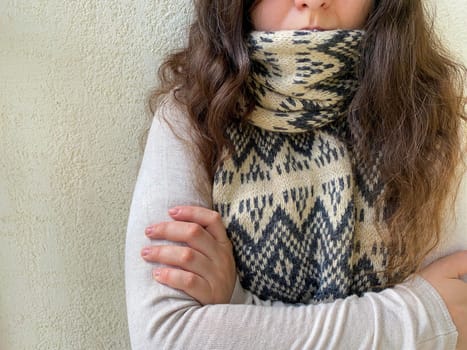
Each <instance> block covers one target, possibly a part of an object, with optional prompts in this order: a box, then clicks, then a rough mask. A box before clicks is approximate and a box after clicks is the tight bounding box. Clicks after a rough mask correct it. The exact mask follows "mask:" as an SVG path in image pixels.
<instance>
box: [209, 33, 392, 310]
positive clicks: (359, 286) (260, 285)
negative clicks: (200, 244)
mask: <svg viewBox="0 0 467 350" xmlns="http://www.w3.org/2000/svg"><path fill="white" fill-rule="evenodd" d="M363 35H364V33H363V32H362V31H344V30H337V31H325V32H311V31H280V32H253V33H252V34H251V35H250V38H249V45H250V51H251V62H252V73H251V76H250V79H249V81H248V86H249V91H250V93H251V94H253V96H254V99H255V102H256V104H255V106H254V109H253V111H252V112H251V113H250V114H249V115H248V116H247V120H248V122H247V123H245V122H233V123H232V124H231V125H229V126H228V127H227V130H226V134H227V137H228V138H229V139H230V141H231V142H232V144H233V145H234V150H233V151H231V152H229V153H228V154H227V156H226V158H225V160H224V161H223V163H222V164H221V166H220V167H219V168H218V170H217V172H216V174H215V178H214V186H213V203H214V208H215V209H216V210H217V211H218V212H219V213H220V214H221V216H222V218H223V221H224V224H225V226H226V228H227V233H228V236H229V237H230V239H231V241H232V243H233V247H234V255H235V259H236V264H237V270H238V274H239V278H240V281H241V283H242V285H243V287H244V288H246V289H248V290H250V291H252V292H253V293H255V294H257V295H258V296H259V297H261V298H262V299H266V300H281V301H284V302H289V303H318V302H323V301H331V300H334V299H336V298H343V297H346V296H348V295H351V294H361V293H363V292H366V291H368V290H376V289H378V287H380V286H382V285H384V282H385V281H384V277H383V274H381V273H380V272H381V271H383V270H384V268H385V266H386V255H387V253H386V249H385V247H384V245H383V243H382V240H381V237H380V235H379V234H378V232H377V230H376V220H375V218H376V213H375V201H376V200H377V198H378V196H379V195H380V194H381V192H382V189H383V186H382V184H381V181H380V180H379V176H378V173H377V170H376V169H377V167H376V166H368V167H365V165H364V164H363V165H362V164H357V160H356V159H357V157H356V156H355V155H354V154H353V152H352V150H351V149H350V148H349V147H348V145H347V143H346V135H348V127H347V123H346V113H345V112H346V109H347V108H348V105H349V103H350V101H351V100H352V98H353V95H354V92H355V90H356V88H357V79H356V65H357V63H358V59H359V44H360V42H361V38H362V36H363Z"/></svg>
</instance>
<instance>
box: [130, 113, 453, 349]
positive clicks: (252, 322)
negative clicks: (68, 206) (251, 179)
mask: <svg viewBox="0 0 467 350" xmlns="http://www.w3.org/2000/svg"><path fill="white" fill-rule="evenodd" d="M164 111H166V112H168V113H170V114H171V116H174V118H171V120H174V122H173V125H172V126H173V127H176V129H174V130H176V131H180V133H179V134H180V135H181V136H182V137H183V135H184V132H183V130H181V129H180V128H182V126H183V122H181V121H183V119H182V118H183V115H182V113H181V112H180V111H179V110H177V109H176V108H174V107H173V106H172V107H170V106H167V107H166V108H163V109H161V110H160V111H159V113H158V115H156V117H155V119H154V122H153V126H152V128H151V131H150V134H149V138H148V143H147V147H146V151H145V155H144V159H143V163H142V166H141V169H140V173H139V176H138V181H137V184H136V188H135V192H134V196H133V202H132V206H131V212H130V217H129V223H128V232H127V241H126V267H125V269H126V293H127V309H128V322H129V329H130V336H131V343H132V347H133V349H135V350H140V349H154V350H156V349H157V350H159V349H171V350H172V349H244V350H248V349H255V350H257V349H311V348H317V349H318V348H319V349H327V348H329V349H376V348H390V349H399V348H400V349H415V348H419V347H423V348H427V349H454V348H455V344H456V339H457V332H456V329H455V326H454V324H453V323H452V320H451V318H450V316H449V313H448V311H447V309H446V306H445V305H444V303H443V301H442V299H441V298H440V296H439V295H438V293H436V291H435V289H434V288H433V287H431V285H429V284H428V283H427V282H426V281H425V280H423V279H421V278H415V279H414V281H413V282H407V283H404V284H401V285H398V286H396V287H395V288H393V289H387V290H385V291H383V292H381V293H367V294H365V296H363V297H361V298H357V297H355V296H353V297H349V298H347V299H345V300H338V301H336V302H334V303H329V304H320V305H307V306H294V305H286V304H282V303H280V302H276V303H270V302H262V301H260V300H259V299H258V298H256V297H255V296H253V295H252V294H251V293H247V292H245V291H244V290H243V289H242V288H241V287H240V285H239V284H237V286H236V289H235V290H236V291H235V293H234V296H233V300H232V302H237V303H251V304H255V303H257V304H260V305H243V304H241V305H240V304H236V305H232V304H222V305H207V306H201V305H200V304H198V303H197V302H196V301H195V300H194V299H192V298H190V297H189V296H187V295H186V294H184V293H182V292H180V291H177V290H173V289H171V288H168V287H166V286H164V285H161V284H159V283H157V282H155V281H154V279H153V278H152V276H151V271H152V269H153V268H154V265H153V264H149V263H147V262H145V261H144V260H143V259H141V256H140V252H141V249H142V248H143V247H144V246H146V245H148V244H151V241H150V240H149V239H147V238H146V237H145V235H144V230H145V228H146V227H147V226H149V225H150V224H152V223H155V222H161V221H168V220H170V218H169V216H168V214H167V211H168V209H169V208H171V207H174V206H176V205H196V206H208V205H209V203H208V201H207V200H206V199H203V198H202V196H200V195H199V193H198V191H197V190H196V188H195V186H194V185H193V184H194V183H195V182H194V179H195V177H196V176H197V175H196V173H194V171H193V169H195V168H196V163H195V162H193V160H192V159H191V157H190V150H189V148H187V147H186V146H185V144H184V143H183V142H182V141H181V140H180V139H178V138H177V137H176V136H174V134H173V132H172V129H171V128H170V127H168V126H167V124H166V123H165V122H163V121H161V116H162V115H163V114H164ZM177 120H178V121H177ZM185 135H186V134H185ZM152 244H167V242H152Z"/></svg>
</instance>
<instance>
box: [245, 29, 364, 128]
mask: <svg viewBox="0 0 467 350" xmlns="http://www.w3.org/2000/svg"><path fill="white" fill-rule="evenodd" d="M363 34H364V32H363V31H361V30H351V31H349V30H334V31H322V32H312V31H279V32H252V33H251V34H250V36H249V41H248V43H249V49H250V52H251V54H250V56H251V65H252V69H251V75H250V79H249V81H248V87H249V92H250V93H251V94H253V95H254V97H255V102H256V104H255V108H254V110H253V112H252V113H251V114H250V115H249V118H248V120H249V121H250V122H251V123H252V124H254V125H256V126H258V127H260V128H263V129H266V130H271V131H279V132H292V133H295V132H306V131H309V130H310V129H311V128H319V127H321V126H323V125H326V124H328V123H331V122H334V121H336V120H337V119H339V118H341V117H342V116H343V115H344V114H345V111H346V110H347V107H348V105H349V103H350V101H351V100H352V98H353V95H354V93H355V90H356V89H357V86H358V83H357V77H356V70H357V65H358V62H359V57H360V50H359V47H360V43H361V39H362V37H363Z"/></svg>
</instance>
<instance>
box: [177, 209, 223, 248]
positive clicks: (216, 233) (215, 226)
mask: <svg viewBox="0 0 467 350" xmlns="http://www.w3.org/2000/svg"><path fill="white" fill-rule="evenodd" d="M169 214H170V216H171V217H172V218H173V219H175V220H177V221H188V222H194V223H197V224H199V225H201V226H203V227H205V228H206V230H207V231H208V232H209V233H210V234H211V235H212V236H213V237H214V239H216V240H217V241H218V242H219V243H223V242H227V241H229V239H228V237H227V234H226V232H225V227H224V224H223V222H222V218H221V216H220V214H219V213H218V212H216V211H213V210H210V209H206V208H202V207H192V206H179V207H175V208H172V209H170V210H169Z"/></svg>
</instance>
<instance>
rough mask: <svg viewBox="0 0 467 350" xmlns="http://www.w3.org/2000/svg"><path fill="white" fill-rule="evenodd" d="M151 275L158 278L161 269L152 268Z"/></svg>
mask: <svg viewBox="0 0 467 350" xmlns="http://www.w3.org/2000/svg"><path fill="white" fill-rule="evenodd" d="M152 275H153V276H154V278H158V277H159V276H160V275H161V270H157V269H156V270H152Z"/></svg>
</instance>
